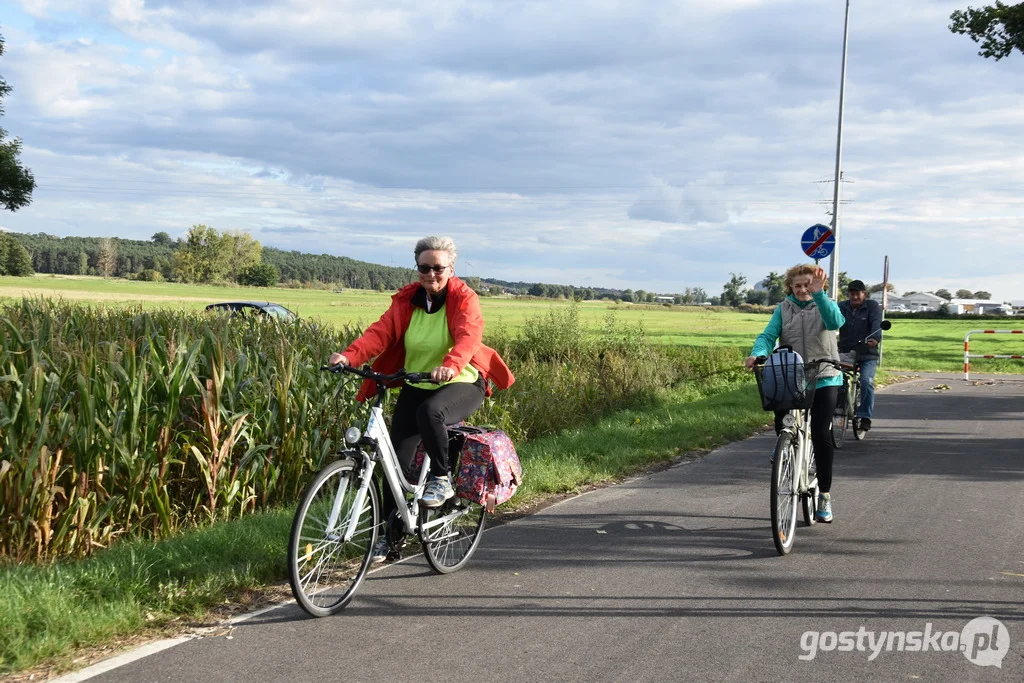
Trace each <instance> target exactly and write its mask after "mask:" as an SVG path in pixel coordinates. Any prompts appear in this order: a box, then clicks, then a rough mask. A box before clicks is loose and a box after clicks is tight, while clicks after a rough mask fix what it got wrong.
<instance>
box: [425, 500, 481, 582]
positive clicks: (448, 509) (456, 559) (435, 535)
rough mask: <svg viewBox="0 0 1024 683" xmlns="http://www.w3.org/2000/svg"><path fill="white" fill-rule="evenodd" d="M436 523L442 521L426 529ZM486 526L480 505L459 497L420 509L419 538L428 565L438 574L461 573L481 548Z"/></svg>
mask: <svg viewBox="0 0 1024 683" xmlns="http://www.w3.org/2000/svg"><path fill="white" fill-rule="evenodd" d="M438 520H444V521H443V522H441V523H440V524H437V525H436V526H431V527H430V528H426V527H427V525H429V524H431V523H432V522H437V521H438ZM486 524H487V510H486V509H485V508H484V506H483V505H480V504H479V503H473V502H471V501H468V500H464V499H462V498H458V497H456V498H451V499H449V500H448V501H446V502H445V503H444V505H442V506H441V507H438V508H421V509H420V529H419V535H420V543H422V544H423V554H424V555H425V556H426V558H427V563H428V564H429V565H430V566H431V567H432V568H433V570H434V571H435V572H437V573H438V574H450V573H452V572H454V571H458V570H459V569H462V568H463V567H464V566H466V563H467V562H469V558H471V557H472V556H473V553H474V552H476V548H477V546H478V545H480V537H481V536H482V535H483V533H484V526H485V525H486Z"/></svg>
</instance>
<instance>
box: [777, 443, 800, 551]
mask: <svg viewBox="0 0 1024 683" xmlns="http://www.w3.org/2000/svg"><path fill="white" fill-rule="evenodd" d="M796 457H797V455H796V444H795V442H794V439H793V435H792V434H790V433H789V432H782V434H780V435H779V439H778V441H776V442H775V455H774V457H773V458H772V486H771V510H772V540H774V541H775V549H776V550H778V551H779V555H788V554H789V551H790V550H792V549H793V538H794V536H795V535H796V513H797V504H796V501H797V497H798V494H797V485H796V484H797V481H796Z"/></svg>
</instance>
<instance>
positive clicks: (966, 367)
mask: <svg viewBox="0 0 1024 683" xmlns="http://www.w3.org/2000/svg"><path fill="white" fill-rule="evenodd" d="M972 334H1022V335H1024V330H971V331H970V332H968V333H967V334H966V335H964V379H965V380H968V379H970V378H971V376H970V372H971V360H970V359H971V358H1019V359H1024V355H1021V356H999V355H992V354H987V353H986V354H980V353H973V354H972V353H971V352H970V349H971V335H972Z"/></svg>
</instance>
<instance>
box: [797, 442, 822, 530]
mask: <svg viewBox="0 0 1024 683" xmlns="http://www.w3.org/2000/svg"><path fill="white" fill-rule="evenodd" d="M820 494H821V489H820V488H818V465H817V463H816V462H815V461H814V446H811V457H810V458H809V459H808V462H807V492H806V493H802V494H800V502H801V503H802V505H801V507H802V508H803V511H804V522H805V523H806V524H807V526H814V525H815V524H817V522H818V518H817V517H815V515H814V513H815V512H816V511H817V509H818V496H819V495H820Z"/></svg>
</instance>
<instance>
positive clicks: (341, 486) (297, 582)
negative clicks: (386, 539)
mask: <svg viewBox="0 0 1024 683" xmlns="http://www.w3.org/2000/svg"><path fill="white" fill-rule="evenodd" d="M322 369H323V370H329V371H331V372H339V373H349V374H352V375H356V376H358V377H362V378H364V379H369V380H372V381H373V382H375V383H376V386H377V391H376V398H375V399H374V402H373V405H372V407H371V408H370V416H369V419H368V421H367V423H366V429H365V430H363V431H360V430H359V429H358V428H357V427H350V428H349V429H348V431H347V432H346V433H345V441H346V443H347V444H348V445H349V447H348V448H346V449H344V450H342V451H340V452H339V454H338V455H339V456H340V457H339V459H338V460H335V461H334V462H332V463H330V464H329V465H327V466H326V467H324V468H323V469H322V470H320V472H319V473H318V474H317V475H316V477H315V478H314V479H313V481H312V482H311V483H310V484H309V487H308V488H307V489H306V491H305V493H304V494H303V496H302V500H301V501H300V502H299V507H298V509H297V510H296V511H295V519H294V521H293V522H292V531H291V538H290V540H289V543H288V574H289V578H290V581H291V586H292V593H294V595H295V600H296V601H297V602H298V603H299V605H300V606H301V607H302V609H304V610H305V611H306V612H308V613H309V614H311V615H313V616H316V617H324V616H328V615H331V614H334V613H336V612H338V611H340V610H342V609H344V608H345V606H346V605H348V603H349V601H350V600H351V599H352V597H353V596H354V595H355V592H356V591H357V590H358V589H359V586H360V584H361V583H362V581H363V578H364V577H365V576H366V573H367V571H368V570H369V568H370V564H371V557H372V552H373V548H374V545H375V544H376V542H377V538H378V534H379V533H381V531H382V530H383V531H384V533H389V534H391V535H392V545H393V547H395V546H396V544H397V543H398V542H400V541H401V540H402V539H404V537H405V536H406V535H411V534H416V535H418V536H419V540H420V543H421V544H422V546H423V553H424V555H425V556H426V558H427V562H428V563H429V564H430V566H431V567H432V568H433V569H434V571H436V572H438V573H440V574H447V573H450V572H454V571H456V570H458V569H461V568H462V567H464V566H465V565H466V563H467V562H468V561H469V559H470V557H471V556H472V555H473V553H474V551H476V548H477V546H478V545H479V544H480V537H481V535H482V534H483V530H484V525H485V524H486V521H487V510H486V509H485V508H484V507H483V506H482V505H480V504H478V503H474V502H471V501H468V500H464V499H462V498H459V497H454V498H451V499H449V500H447V501H445V503H444V504H443V505H442V506H441V507H437V508H426V507H423V506H421V505H420V503H419V499H420V496H421V495H422V494H423V489H424V486H425V484H426V480H427V475H428V472H429V469H430V462H429V458H424V460H423V463H422V465H420V468H419V473H418V476H417V478H416V481H415V482H410V481H409V480H408V479H407V478H406V476H405V473H403V471H402V467H401V465H400V464H399V462H398V457H397V455H396V454H395V447H394V445H393V444H392V443H391V437H390V436H389V434H388V431H387V428H386V426H385V423H384V411H383V404H384V397H385V394H386V393H387V388H388V386H393V385H394V384H395V383H398V382H429V381H431V380H430V373H412V372H406V371H405V370H400V371H398V372H396V373H394V374H391V375H382V374H380V373H377V372H373V371H372V370H370V369H369V368H362V369H359V368H352V367H348V366H341V365H336V366H332V367H325V368H322ZM449 434H450V436H451V437H452V438H453V442H457V440H458V438H459V436H458V433H457V432H454V431H453V432H450V433H449ZM450 452H451V457H452V463H453V467H452V471H453V472H456V471H458V469H457V468H458V449H457V448H454V447H453V448H452V450H451V451H450ZM378 465H380V467H381V471H382V474H383V481H384V483H383V485H384V486H388V487H390V489H391V493H392V495H393V496H394V499H395V500H396V501H398V506H397V508H398V509H397V512H396V513H395V514H394V515H393V517H392V519H390V520H387V524H386V525H385V524H382V520H381V503H380V496H379V493H378V491H377V482H376V481H375V480H374V476H373V475H374V471H375V469H376V468H377V466H378ZM407 494H408V497H407ZM385 527H386V528H385Z"/></svg>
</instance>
